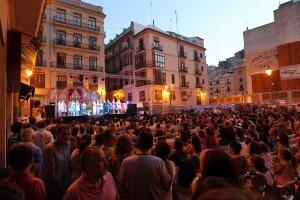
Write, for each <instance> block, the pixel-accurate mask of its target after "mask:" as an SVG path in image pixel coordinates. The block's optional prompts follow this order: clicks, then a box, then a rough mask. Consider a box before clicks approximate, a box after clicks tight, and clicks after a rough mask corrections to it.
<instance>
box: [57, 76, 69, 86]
mask: <svg viewBox="0 0 300 200" xmlns="http://www.w3.org/2000/svg"><path fill="white" fill-rule="evenodd" d="M56 87H57V89H64V88H65V87H67V76H57V77H56Z"/></svg>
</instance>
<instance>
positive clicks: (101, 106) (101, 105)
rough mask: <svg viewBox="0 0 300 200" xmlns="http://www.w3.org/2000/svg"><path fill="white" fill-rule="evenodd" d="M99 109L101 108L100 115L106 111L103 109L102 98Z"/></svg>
mask: <svg viewBox="0 0 300 200" xmlns="http://www.w3.org/2000/svg"><path fill="white" fill-rule="evenodd" d="M99 109H100V115H102V114H103V113H104V111H103V101H102V100H100V105H99Z"/></svg>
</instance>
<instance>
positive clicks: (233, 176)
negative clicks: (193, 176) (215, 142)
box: [201, 149, 240, 187]
mask: <svg viewBox="0 0 300 200" xmlns="http://www.w3.org/2000/svg"><path fill="white" fill-rule="evenodd" d="M201 169H202V171H201V179H202V180H205V179H206V178H207V177H210V176H215V177H220V178H224V179H226V180H227V181H228V182H229V183H231V184H232V185H234V186H236V187H239V186H240V182H239V178H238V173H237V170H236V167H235V164H234V162H233V161H232V159H231V158H230V156H229V155H228V154H227V153H226V152H225V151H223V150H222V149H212V150H210V151H207V152H206V153H205V156H204V160H203V166H202V167H201Z"/></svg>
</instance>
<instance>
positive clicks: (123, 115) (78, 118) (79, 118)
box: [61, 113, 135, 123]
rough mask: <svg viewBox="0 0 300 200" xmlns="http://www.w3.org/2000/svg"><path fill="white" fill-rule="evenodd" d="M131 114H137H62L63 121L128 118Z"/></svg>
mask: <svg viewBox="0 0 300 200" xmlns="http://www.w3.org/2000/svg"><path fill="white" fill-rule="evenodd" d="M130 116H135V113H124V114H104V115H83V116H67V117H64V116H62V117H61V118H62V119H63V123H71V122H72V121H74V120H75V121H84V122H88V121H89V120H91V119H100V118H105V119H114V118H116V117H117V118H119V119H126V118H127V117H130Z"/></svg>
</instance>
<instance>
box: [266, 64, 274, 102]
mask: <svg viewBox="0 0 300 200" xmlns="http://www.w3.org/2000/svg"><path fill="white" fill-rule="evenodd" d="M266 74H267V75H268V76H269V78H270V80H271V98H270V99H271V102H273V80H272V70H271V69H270V68H268V69H267V70H266Z"/></svg>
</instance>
